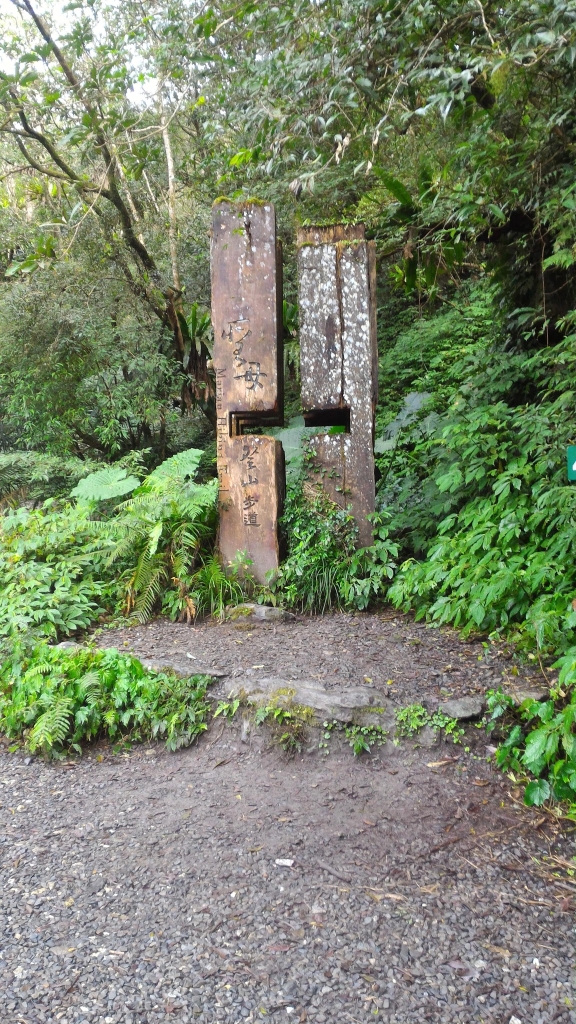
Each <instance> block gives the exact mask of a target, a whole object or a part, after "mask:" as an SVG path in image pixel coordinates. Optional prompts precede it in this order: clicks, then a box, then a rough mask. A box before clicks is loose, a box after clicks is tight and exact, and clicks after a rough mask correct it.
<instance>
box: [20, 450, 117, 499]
mask: <svg viewBox="0 0 576 1024" xmlns="http://www.w3.org/2000/svg"><path fill="white" fill-rule="evenodd" d="M97 466H98V463H96V462H90V461H85V460H83V459H76V458H73V457H72V456H67V457H66V458H62V457H60V456H57V455H46V454H45V453H44V452H28V451H23V452H18V451H16V452H2V453H1V454H0V504H1V505H3V506H9V507H12V508H15V507H17V506H18V505H23V504H24V503H25V502H29V503H31V504H32V505H37V504H38V503H39V502H42V501H46V500H47V499H48V498H55V497H65V496H66V495H67V494H68V492H69V490H70V488H71V487H73V486H74V485H75V484H77V483H78V481H79V480H80V479H81V478H82V477H83V476H85V475H86V473H87V471H90V470H91V469H96V468H97Z"/></svg>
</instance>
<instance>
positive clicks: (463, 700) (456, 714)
mask: <svg viewBox="0 0 576 1024" xmlns="http://www.w3.org/2000/svg"><path fill="white" fill-rule="evenodd" d="M484 703H485V702H484V698H483V697H455V698H453V700H447V701H445V702H444V704H440V707H439V708H438V711H441V712H442V713H443V714H444V715H448V718H455V719H456V720H457V721H464V720H465V719H467V718H480V715H481V714H482V712H483V710H484Z"/></svg>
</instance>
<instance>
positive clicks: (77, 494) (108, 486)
mask: <svg viewBox="0 0 576 1024" xmlns="http://www.w3.org/2000/svg"><path fill="white" fill-rule="evenodd" d="M139 483H140V481H139V479H138V477H137V476H129V475H128V473H127V471H126V469H124V468H123V467H121V466H105V467H104V469H98V470H97V471H96V472H95V473H90V474H89V475H88V476H85V477H83V478H82V480H80V482H79V483H78V484H76V487H75V488H74V489H73V490H72V491H70V497H71V498H77V499H78V501H80V502H98V501H109V500H110V499H111V498H121V497H123V496H124V495H125V494H129V493H130V491H133V490H134V488H135V487H138V485H139Z"/></svg>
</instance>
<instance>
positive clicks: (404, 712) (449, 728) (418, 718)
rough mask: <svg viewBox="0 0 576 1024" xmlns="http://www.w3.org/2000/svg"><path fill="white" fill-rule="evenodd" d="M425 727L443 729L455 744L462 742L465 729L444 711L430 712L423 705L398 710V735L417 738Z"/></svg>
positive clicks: (413, 705)
mask: <svg viewBox="0 0 576 1024" xmlns="http://www.w3.org/2000/svg"><path fill="white" fill-rule="evenodd" d="M425 726H429V727H430V728H431V729H443V730H444V733H445V735H446V736H452V738H453V740H454V743H459V742H460V737H461V736H463V735H464V729H462V727H461V726H459V725H458V721H457V719H455V718H450V717H449V716H448V715H445V714H444V712H443V711H433V712H430V711H428V710H427V709H426V708H425V707H424V705H423V704H408V706H407V707H405V708H398V710H397V712H396V735H397V736H415V735H417V734H418V733H419V732H420V730H421V729H423V728H424V727H425Z"/></svg>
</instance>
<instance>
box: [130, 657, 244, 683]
mask: <svg viewBox="0 0 576 1024" xmlns="http://www.w3.org/2000/svg"><path fill="white" fill-rule="evenodd" d="M139 661H140V662H141V664H142V665H143V666H144V668H146V669H148V671H149V672H175V673H176V675H177V676H182V677H184V678H186V677H188V676H212V678H213V679H222V678H223V677H224V676H225V675H226V673H225V672H218V671H217V670H216V669H214V668H211V667H210V666H208V665H203V664H202V663H198V662H197V661H196V659H194V660H192V659H188V658H186V656H185V655H184V657H182V656H181V655H178V654H171V655H169V656H168V657H158V658H142V657H141V658H139Z"/></svg>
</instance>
